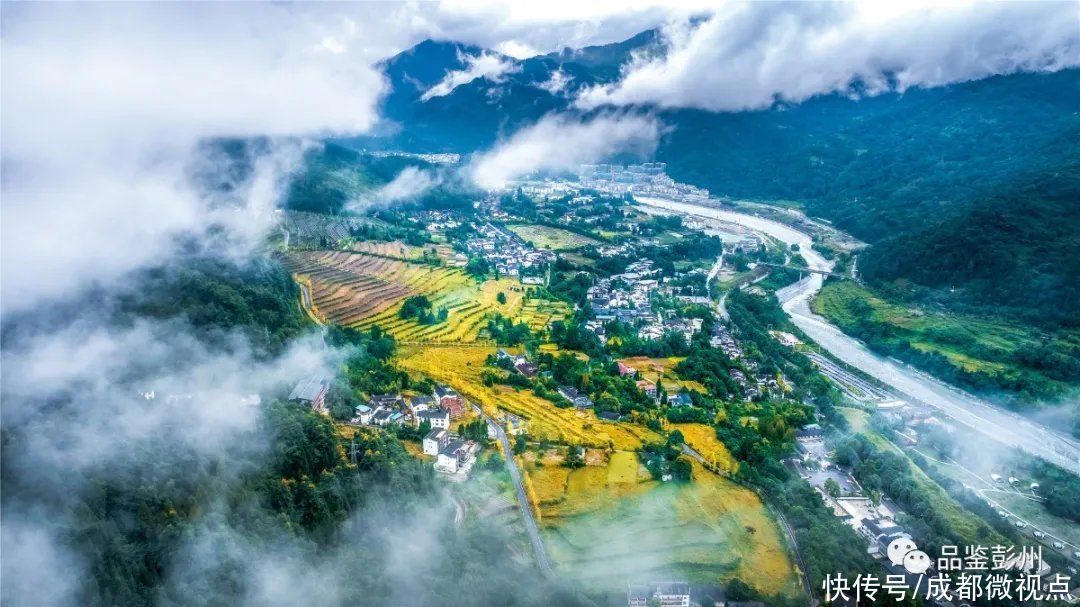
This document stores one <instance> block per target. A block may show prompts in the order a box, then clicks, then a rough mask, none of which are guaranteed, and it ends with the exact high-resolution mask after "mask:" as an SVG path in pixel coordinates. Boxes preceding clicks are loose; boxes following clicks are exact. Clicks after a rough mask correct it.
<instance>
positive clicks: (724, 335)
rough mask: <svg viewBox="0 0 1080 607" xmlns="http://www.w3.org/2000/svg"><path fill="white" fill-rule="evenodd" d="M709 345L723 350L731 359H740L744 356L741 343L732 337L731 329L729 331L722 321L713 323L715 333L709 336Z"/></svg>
mask: <svg viewBox="0 0 1080 607" xmlns="http://www.w3.org/2000/svg"><path fill="white" fill-rule="evenodd" d="M709 345H710V346H712V347H714V348H720V349H721V350H723V351H724V354H725V355H726V356H727V357H728V358H730V359H731V360H739V359H740V358H742V355H743V351H742V347H741V346H740V345H739V342H737V341H735V338H734V337H732V335H731V331H728V329H727V327H725V326H724V325H722V324H721V323H715V324H714V325H713V334H712V336H711V337H709Z"/></svg>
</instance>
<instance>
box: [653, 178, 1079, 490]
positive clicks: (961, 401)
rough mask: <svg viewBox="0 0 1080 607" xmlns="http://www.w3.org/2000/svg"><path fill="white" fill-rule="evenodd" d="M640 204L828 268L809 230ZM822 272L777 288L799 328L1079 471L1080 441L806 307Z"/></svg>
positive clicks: (833, 350) (906, 389) (891, 380)
mask: <svg viewBox="0 0 1080 607" xmlns="http://www.w3.org/2000/svg"><path fill="white" fill-rule="evenodd" d="M637 200H638V202H639V203H641V204H644V205H649V206H653V207H659V208H662V209H665V210H668V211H674V212H676V213H683V214H685V215H693V216H697V217H703V218H709V219H717V220H720V221H726V222H729V223H735V224H738V225H742V226H745V227H748V228H750V229H753V230H757V231H760V232H764V233H765V234H768V235H769V236H772V237H774V238H776V239H778V240H780V241H782V242H785V243H787V244H789V245H791V244H797V245H799V254H800V255H802V258H803V259H804V260H805V261H806V265H807V266H808V267H809V268H811V269H813V270H822V271H826V272H828V271H831V270H832V266H833V264H832V262H831V261H829V260H827V259H825V258H824V257H822V256H821V255H820V254H819V253H818V252H817V251H815V250H814V249H813V248H812V247H811V245H812V244H813V240H812V239H811V237H810V235H809V234H805V233H803V232H800V231H798V230H796V229H794V228H792V227H790V226H787V225H784V224H782V223H779V222H775V221H771V220H768V219H764V218H762V217H757V216H754V215H747V214H744V213H736V212H733V211H727V210H723V209H717V208H713V207H706V206H701V205H696V204H687V203H683V202H675V201H671V200H664V199H659V198H644V197H643V198H638V199H637ZM824 282H825V277H824V276H822V275H821V274H817V273H810V274H808V275H807V276H806V277H805V278H803V279H802V280H800V281H798V282H796V283H793V284H791V285H788V286H787V287H784V288H783V289H780V290H779V291H777V292H776V296H777V298H778V299H779V300H780V303H781V305H782V306H783V308H784V311H785V312H786V313H787V314H788V316H789V317H790V318H791V320H792V322H794V323H795V325H796V326H797V327H799V328H800V329H801V330H802V331H803V333H805V334H806V335H807V336H809V337H810V338H811V339H812V340H814V341H815V342H816V343H817V344H818V345H819V346H821V347H822V348H824V349H825V350H827V351H828V352H829V353H830V354H832V355H833V356H834V357H836V358H837V359H839V360H841V361H843V362H845V363H847V364H849V365H851V366H852V367H854V368H856V369H858V370H860V371H862V372H863V373H866V374H867V375H869V376H870V377H873V378H875V379H877V380H879V381H881V382H882V383H884V384H886V385H888V386H890V387H892V388H893V389H894V390H896V391H897V392H899V393H900V394H902V395H904V396H905V397H906V398H908V399H909V400H911V401H913V402H919V403H923V404H925V405H927V406H930V407H934V408H936V409H938V410H940V411H941V412H943V413H944V414H946V415H948V416H949V417H951V418H953V419H954V420H956V421H957V422H960V423H962V424H964V425H967V426H970V427H971V428H973V429H975V430H977V431H978V432H981V433H982V434H984V435H986V436H988V437H990V438H993V439H994V440H997V441H999V442H1001V443H1004V444H1006V445H1009V446H1011V447H1016V448H1018V449H1020V450H1022V451H1025V452H1027V453H1029V454H1031V455H1034V456H1035V457H1039V458H1042V459H1044V460H1046V461H1049V462H1052V463H1055V464H1057V465H1059V466H1062V467H1063V468H1065V469H1066V470H1070V471H1072V472H1074V473H1077V474H1080V442H1077V441H1076V440H1075V439H1073V438H1071V437H1069V436H1067V435H1065V434H1064V433H1062V432H1059V431H1057V430H1055V429H1053V428H1050V427H1048V426H1045V425H1042V424H1040V423H1038V422H1035V421H1033V420H1030V419H1027V418H1024V417H1021V416H1020V415H1017V414H1015V413H1011V412H1009V411H1005V410H1003V409H1001V408H998V407H996V406H994V405H992V404H990V403H988V402H986V401H983V400H981V399H979V398H976V397H974V396H972V395H970V394H967V393H965V392H963V391H961V390H959V389H957V388H955V387H953V386H950V385H948V384H945V383H944V382H941V381H938V380H936V379H934V378H932V377H930V376H928V375H926V374H925V373H921V372H919V371H917V370H915V369H913V368H912V367H910V366H908V365H905V364H902V363H897V362H895V361H893V360H891V359H887V358H883V357H881V356H878V355H877V354H874V353H872V352H871V351H870V350H869V349H868V348H867V347H866V346H865V345H863V344H862V342H860V341H858V340H856V339H854V338H852V337H850V336H848V335H845V334H844V333H843V332H842V331H840V329H838V328H836V327H835V326H833V325H831V324H829V323H828V322H827V321H826V320H825V319H824V318H822V317H820V316H818V315H816V314H814V313H813V312H811V311H810V303H809V302H810V300H811V299H812V298H813V297H814V295H816V294H817V292H818V291H820V290H821V287H822V286H823V285H824Z"/></svg>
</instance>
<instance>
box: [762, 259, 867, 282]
mask: <svg viewBox="0 0 1080 607" xmlns="http://www.w3.org/2000/svg"><path fill="white" fill-rule="evenodd" d="M757 263H758V265H761V266H769V267H770V268H781V269H784V270H798V271H799V272H810V273H813V274H821V275H822V276H832V277H833V278H840V279H844V278H848V277H847V276H845V275H843V274H837V273H836V272H830V271H828V270H815V269H813V268H806V267H802V266H788V265H784V264H782V263H769V262H767V261H759V262H757Z"/></svg>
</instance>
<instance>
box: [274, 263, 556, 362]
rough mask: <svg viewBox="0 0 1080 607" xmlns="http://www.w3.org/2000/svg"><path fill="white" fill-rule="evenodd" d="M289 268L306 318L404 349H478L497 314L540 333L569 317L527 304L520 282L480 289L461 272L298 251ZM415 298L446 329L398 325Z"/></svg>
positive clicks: (548, 305) (543, 304)
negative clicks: (306, 306) (306, 303)
mask: <svg viewBox="0 0 1080 607" xmlns="http://www.w3.org/2000/svg"><path fill="white" fill-rule="evenodd" d="M355 246H356V247H360V248H367V249H371V251H370V252H375V253H378V255H390V254H391V253H394V254H398V255H400V254H406V255H411V254H413V253H411V252H410V250H409V249H408V248H407V247H406V245H401V244H400V243H359V244H357V245H355ZM384 249H385V251H384ZM413 249H415V250H416V251H419V250H420V249H419V248H418V247H413ZM286 263H287V265H288V267H289V269H290V270H291V271H292V273H293V275H294V276H295V278H296V280H297V282H300V283H302V284H305V285H307V286H308V288H309V289H310V292H311V312H312V313H313V314H314V315H315V316H316V317H317V318H319V319H320V320H322V321H324V322H334V323H337V324H340V325H344V326H350V327H355V328H358V329H366V328H369V327H371V326H374V325H378V326H379V327H381V328H382V329H384V330H385V331H386V332H387V333H389V334H390V335H392V336H394V338H395V339H397V340H398V341H402V342H421V343H429V342H431V343H460V342H472V341H476V340H478V339H479V338H480V337H481V332H482V331H483V330H484V329H486V327H487V321H488V319H489V318H490V317H491V316H493V315H494V314H496V313H499V314H502V315H504V316H507V317H509V318H512V319H514V320H518V321H523V322H525V323H527V324H528V325H529V326H530V327H531V328H533V329H541V328H543V327H544V326H546V325H547V324H548V323H549V322H551V321H553V320H558V319H561V318H565V317H566V316H567V315H568V313H569V308H568V307H567V306H566V304H565V303H562V302H548V301H541V300H536V299H526V298H525V297H524V289H523V288H522V286H521V285H520V284H519V283H518V282H517V280H514V279H510V278H503V279H500V280H486V281H484V282H478V281H477V280H476V279H475V278H473V277H471V276H469V275H468V274H466V273H465V272H464V271H463V270H461V269H459V268H448V267H439V266H430V265H425V264H422V263H413V262H409V261H403V260H400V259H387V258H386V257H379V256H376V255H369V254H366V253H363V252H348V251H296V252H293V253H290V254H289V256H288V258H287V260H286ZM499 293H502V294H503V295H504V296H505V297H506V303H502V304H500V303H499V302H498V295H499ZM412 295H425V296H426V297H427V298H428V299H429V300H431V304H432V309H433V312H437V311H438V310H439V309H440V308H445V309H446V310H447V312H448V316H447V319H446V321H444V322H439V323H434V324H430V325H425V324H420V323H418V322H417V321H416V320H415V319H409V320H404V319H401V318H399V317H398V310H399V309H400V308H401V304H402V302H403V301H404V300H405V299H406V298H407V297H409V296H412Z"/></svg>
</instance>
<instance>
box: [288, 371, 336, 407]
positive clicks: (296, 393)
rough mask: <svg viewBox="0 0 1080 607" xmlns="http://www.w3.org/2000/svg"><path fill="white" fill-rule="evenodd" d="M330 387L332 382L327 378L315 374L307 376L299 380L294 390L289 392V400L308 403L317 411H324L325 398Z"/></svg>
mask: <svg viewBox="0 0 1080 607" xmlns="http://www.w3.org/2000/svg"><path fill="white" fill-rule="evenodd" d="M329 387H330V382H328V381H326V379H325V378H322V377H319V376H315V375H313V376H311V377H306V378H304V379H301V380H300V381H299V382H297V383H296V386H294V387H293V389H292V392H289V400H292V401H297V402H300V403H303V404H305V405H308V406H310V407H311V408H312V409H315V410H316V411H323V410H324V409H325V405H324V402H323V400H324V398H325V397H326V390H327V389H328V388H329Z"/></svg>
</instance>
